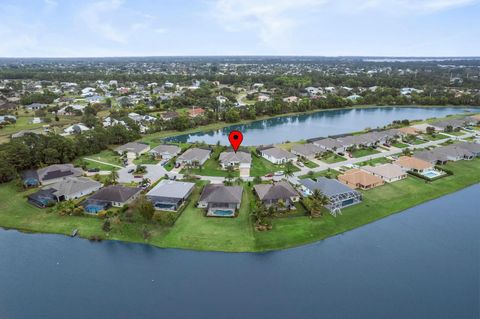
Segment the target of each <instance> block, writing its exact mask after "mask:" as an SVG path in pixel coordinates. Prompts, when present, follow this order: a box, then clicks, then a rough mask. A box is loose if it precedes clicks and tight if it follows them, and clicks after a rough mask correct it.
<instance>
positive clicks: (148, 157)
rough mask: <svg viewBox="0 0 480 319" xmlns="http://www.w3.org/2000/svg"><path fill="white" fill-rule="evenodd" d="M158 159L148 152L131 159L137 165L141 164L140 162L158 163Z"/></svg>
mask: <svg viewBox="0 0 480 319" xmlns="http://www.w3.org/2000/svg"><path fill="white" fill-rule="evenodd" d="M158 162H159V161H158V160H156V159H155V158H153V156H152V155H150V154H148V153H147V154H143V155H142V156H140V157H139V158H137V159H135V160H134V161H133V163H135V164H137V165H142V164H158Z"/></svg>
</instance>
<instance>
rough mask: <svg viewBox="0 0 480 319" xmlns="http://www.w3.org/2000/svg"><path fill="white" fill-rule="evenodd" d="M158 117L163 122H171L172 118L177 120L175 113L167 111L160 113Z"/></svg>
mask: <svg viewBox="0 0 480 319" xmlns="http://www.w3.org/2000/svg"><path fill="white" fill-rule="evenodd" d="M160 116H161V118H162V119H163V120H164V121H170V120H173V119H174V118H177V117H178V116H179V115H178V113H177V112H175V111H167V112H164V113H162V114H161V115H160Z"/></svg>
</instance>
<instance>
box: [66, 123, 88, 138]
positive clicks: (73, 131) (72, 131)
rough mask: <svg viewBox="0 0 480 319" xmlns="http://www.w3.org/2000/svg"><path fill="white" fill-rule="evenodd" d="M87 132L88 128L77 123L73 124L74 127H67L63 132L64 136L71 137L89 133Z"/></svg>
mask: <svg viewBox="0 0 480 319" xmlns="http://www.w3.org/2000/svg"><path fill="white" fill-rule="evenodd" d="M89 130H90V128H88V127H87V126H85V125H84V124H82V123H78V124H74V125H71V126H69V127H67V128H66V129H64V130H63V131H64V132H65V134H66V135H71V134H79V133H82V132H85V131H89Z"/></svg>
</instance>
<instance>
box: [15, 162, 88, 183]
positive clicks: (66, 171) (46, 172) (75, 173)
mask: <svg viewBox="0 0 480 319" xmlns="http://www.w3.org/2000/svg"><path fill="white" fill-rule="evenodd" d="M82 175H83V171H82V170H81V169H79V168H76V167H74V166H73V165H72V164H54V165H50V166H47V167H43V168H39V169H37V170H36V171H35V170H33V171H32V170H29V171H25V172H23V173H22V176H23V181H24V183H26V184H28V185H29V186H35V185H39V184H43V185H48V184H53V183H56V182H59V181H61V180H62V179H63V178H65V177H79V176H82Z"/></svg>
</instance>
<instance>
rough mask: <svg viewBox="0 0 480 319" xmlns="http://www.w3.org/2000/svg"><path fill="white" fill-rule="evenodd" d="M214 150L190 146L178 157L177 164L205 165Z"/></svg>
mask: <svg viewBox="0 0 480 319" xmlns="http://www.w3.org/2000/svg"><path fill="white" fill-rule="evenodd" d="M211 152H212V151H211V150H208V149H203V148H197V147H194V148H189V149H188V150H186V151H185V153H183V154H182V155H180V156H179V157H177V161H176V162H177V164H183V165H185V164H189V165H195V164H197V165H200V166H201V165H203V164H205V162H206V161H207V160H208V158H209V157H210V153H211Z"/></svg>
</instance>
